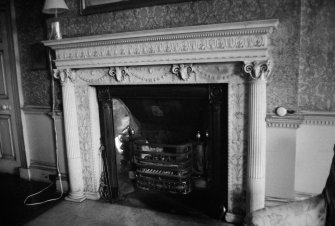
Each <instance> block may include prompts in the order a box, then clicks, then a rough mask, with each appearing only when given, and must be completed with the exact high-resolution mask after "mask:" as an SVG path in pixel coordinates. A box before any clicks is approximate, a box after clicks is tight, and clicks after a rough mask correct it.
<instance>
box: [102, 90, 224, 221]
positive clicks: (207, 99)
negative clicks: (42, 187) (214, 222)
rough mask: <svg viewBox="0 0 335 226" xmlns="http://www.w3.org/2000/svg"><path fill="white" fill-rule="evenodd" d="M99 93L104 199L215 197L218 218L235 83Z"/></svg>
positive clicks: (212, 200)
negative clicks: (231, 90) (144, 193)
mask: <svg viewBox="0 0 335 226" xmlns="http://www.w3.org/2000/svg"><path fill="white" fill-rule="evenodd" d="M97 93H98V101H99V109H100V121H101V123H100V128H101V134H102V145H103V146H104V155H103V158H104V163H105V164H104V166H105V167H104V178H103V181H102V186H101V189H100V192H101V194H102V197H104V198H105V199H108V200H109V201H111V202H115V201H118V200H120V199H122V198H124V197H125V196H126V195H129V194H131V193H134V192H135V193H136V192H137V191H148V192H154V193H155V195H157V193H162V194H163V195H167V194H173V195H175V196H182V195H184V196H185V197H184V198H183V200H184V201H185V202H192V199H196V200H193V202H194V203H195V202H197V203H211V207H210V208H211V209H212V210H211V211H212V213H209V214H211V215H212V216H214V217H219V216H220V215H221V214H222V209H223V207H224V206H227V199H226V198H227V197H228V195H227V191H228V84H202V85H199V84H198V85H159V86H150V85H140V86H138V85H137V86H104V87H98V88H97ZM200 193H201V194H202V195H199V194H200ZM209 194H210V195H209ZM146 197H148V198H149V199H150V196H146ZM174 198H177V197H174ZM201 199H204V200H201ZM213 203H215V205H213Z"/></svg>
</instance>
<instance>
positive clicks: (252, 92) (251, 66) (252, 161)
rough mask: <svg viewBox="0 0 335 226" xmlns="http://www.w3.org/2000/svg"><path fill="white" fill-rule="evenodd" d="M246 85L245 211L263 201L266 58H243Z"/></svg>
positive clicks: (262, 205) (253, 208)
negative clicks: (247, 136)
mask: <svg viewBox="0 0 335 226" xmlns="http://www.w3.org/2000/svg"><path fill="white" fill-rule="evenodd" d="M244 71H245V72H246V73H247V74H248V75H249V77H250V85H249V139H248V140H249V143H248V165H247V170H248V172H247V173H248V174H247V212H252V211H255V210H257V209H261V208H263V207H264V205H265V168H266V166H265V161H266V122H265V117H266V80H267V78H268V76H269V74H270V73H269V72H270V67H269V62H246V63H245V65H244Z"/></svg>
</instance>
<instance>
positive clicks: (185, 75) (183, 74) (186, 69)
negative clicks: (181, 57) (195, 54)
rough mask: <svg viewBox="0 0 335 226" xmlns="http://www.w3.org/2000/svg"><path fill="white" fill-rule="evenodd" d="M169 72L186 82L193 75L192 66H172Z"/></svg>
mask: <svg viewBox="0 0 335 226" xmlns="http://www.w3.org/2000/svg"><path fill="white" fill-rule="evenodd" d="M171 71H172V73H173V74H175V75H177V76H178V77H179V78H180V79H181V80H183V81H187V80H188V79H189V78H190V77H191V76H193V75H195V72H194V69H193V65H192V64H174V65H172V69H171Z"/></svg>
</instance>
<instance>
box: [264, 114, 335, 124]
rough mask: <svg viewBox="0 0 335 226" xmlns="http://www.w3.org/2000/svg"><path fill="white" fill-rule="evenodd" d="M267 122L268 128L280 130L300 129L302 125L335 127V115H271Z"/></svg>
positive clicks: (268, 116)
mask: <svg viewBox="0 0 335 226" xmlns="http://www.w3.org/2000/svg"><path fill="white" fill-rule="evenodd" d="M266 122H267V126H268V127H279V128H299V127H300V125H318V126H335V114H334V113H320V112H319V113H307V112H303V113H299V114H295V115H290V116H284V117H280V116H275V115H273V114H269V115H267V117H266Z"/></svg>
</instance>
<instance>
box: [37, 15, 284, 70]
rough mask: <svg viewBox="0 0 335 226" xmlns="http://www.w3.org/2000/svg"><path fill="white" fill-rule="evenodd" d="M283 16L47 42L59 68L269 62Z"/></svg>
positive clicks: (45, 42) (45, 43)
mask: <svg viewBox="0 0 335 226" xmlns="http://www.w3.org/2000/svg"><path fill="white" fill-rule="evenodd" d="M277 25H278V20H276V19H273V20H261V21H248V22H236V23H223V24H211V25H199V26H189V27H177V28H169V29H158V30H148V31H136V32H126V33H116V34H105V35H96V36H86V37H76V38H68V39H62V40H48V41H43V43H44V45H46V46H49V47H50V48H52V49H54V50H55V51H56V60H55V63H56V67H57V68H58V69H61V68H74V69H75V68H92V67H112V66H136V65H157V64H180V63H199V62H202V63H207V62H233V61H250V60H252V61H255V60H260V61H261V60H268V59H269V55H268V34H269V33H270V32H271V31H272V30H273V29H274V28H276V27H277Z"/></svg>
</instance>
